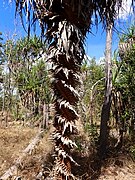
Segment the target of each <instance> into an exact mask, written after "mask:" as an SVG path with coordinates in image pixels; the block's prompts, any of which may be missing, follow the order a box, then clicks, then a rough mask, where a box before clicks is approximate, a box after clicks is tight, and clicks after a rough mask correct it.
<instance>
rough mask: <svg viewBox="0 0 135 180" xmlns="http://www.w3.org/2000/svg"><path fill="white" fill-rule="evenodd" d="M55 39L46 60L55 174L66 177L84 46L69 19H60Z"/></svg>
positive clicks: (73, 144) (68, 168)
mask: <svg viewBox="0 0 135 180" xmlns="http://www.w3.org/2000/svg"><path fill="white" fill-rule="evenodd" d="M55 33H56V34H57V39H56V40H54V41H53V43H52V44H51V45H50V47H49V53H50V57H49V60H50V61H51V62H52V63H53V65H52V73H53V81H52V87H53V89H54V92H55V110H56V113H55V118H54V127H55V128H56V130H55V132H54V133H53V139H54V141H55V152H56V160H55V166H54V176H55V177H56V179H57V178H58V177H61V178H62V179H66V178H67V177H68V178H69V177H71V176H72V174H71V162H74V163H76V162H75V161H74V160H73V158H72V157H71V154H70V150H71V149H72V148H73V147H74V146H76V144H75V142H73V141H72V135H73V134H74V133H76V126H75V120H77V119H78V114H77V112H76V109H75V107H76V104H77V102H78V100H79V94H78V92H77V90H76V86H77V85H78V83H79V72H80V65H81V62H82V60H83V54H84V49H83V48H82V47H83V44H82V38H81V37H82V34H81V32H80V30H79V29H78V28H77V27H76V26H75V25H72V24H71V23H70V22H68V21H66V20H63V21H60V22H59V23H58V31H57V32H55Z"/></svg>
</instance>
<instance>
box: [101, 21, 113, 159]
mask: <svg viewBox="0 0 135 180" xmlns="http://www.w3.org/2000/svg"><path fill="white" fill-rule="evenodd" d="M106 33H107V34H106V52H105V66H106V67H105V68H106V69H105V72H106V80H105V97H104V103H103V107H102V112H101V125H100V139H99V141H100V148H99V152H100V157H101V158H104V157H105V155H106V149H107V138H108V128H107V123H108V121H109V118H110V108H111V96H112V71H111V53H112V25H111V24H110V25H108V26H107V29H106Z"/></svg>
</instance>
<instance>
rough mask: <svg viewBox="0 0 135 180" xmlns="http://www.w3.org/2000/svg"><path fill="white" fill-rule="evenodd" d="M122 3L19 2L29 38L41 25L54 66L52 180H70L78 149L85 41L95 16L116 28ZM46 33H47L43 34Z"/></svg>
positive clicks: (116, 0) (75, 0) (73, 0)
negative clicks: (74, 152) (75, 137)
mask: <svg viewBox="0 0 135 180" xmlns="http://www.w3.org/2000/svg"><path fill="white" fill-rule="evenodd" d="M121 2H122V1H121V0H113V1H112V0H107V1H104V0H100V1H99V0H94V1H92V0H85V1H84V0H16V11H18V12H19V13H20V15H21V17H22V18H23V16H22V15H23V14H25V15H26V16H27V19H28V34H29V33H30V27H31V24H33V23H34V22H36V20H38V21H39V23H40V27H41V30H42V35H45V37H46V40H47V42H48V44H49V48H48V60H49V61H51V63H52V73H53V79H52V88H53V89H54V92H55V102H54V103H55V111H56V113H55V117H54V127H55V129H56V130H55V132H54V134H53V139H54V141H55V153H56V159H55V165H54V168H53V174H52V176H53V178H56V179H59V178H60V179H70V178H72V177H73V175H72V174H71V163H72V162H74V163H76V162H75V161H74V160H73V158H72V157H71V153H70V149H71V148H73V147H74V146H76V144H75V143H74V142H73V141H72V135H73V134H75V133H76V126H75V121H76V120H77V119H78V114H77V112H76V108H75V107H76V104H77V102H78V100H79V94H78V92H77V90H76V87H77V85H78V84H79V72H80V66H81V63H82V60H83V58H84V54H85V51H84V40H85V37H86V33H87V32H89V30H90V25H91V24H92V20H91V19H92V16H93V15H95V23H96V24H98V21H100V20H101V21H102V22H103V23H104V24H105V23H106V22H107V23H111V24H113V22H114V19H115V16H116V14H117V13H116V8H115V6H116V4H117V6H118V9H119V7H120V6H121ZM44 32H46V33H45V34H44Z"/></svg>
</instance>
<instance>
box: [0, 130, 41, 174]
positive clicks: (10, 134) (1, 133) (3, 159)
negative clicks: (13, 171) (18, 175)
mask: <svg viewBox="0 0 135 180" xmlns="http://www.w3.org/2000/svg"><path fill="white" fill-rule="evenodd" d="M36 132H37V130H34V129H30V128H19V127H8V128H2V127H1V128H0V174H2V173H3V172H4V171H5V170H6V169H8V168H9V167H10V166H11V165H12V164H13V162H14V160H15V159H16V158H17V157H18V155H19V153H20V152H21V151H22V150H23V149H24V147H26V146H27V145H28V144H29V142H30V139H31V138H32V137H34V136H35V135H36Z"/></svg>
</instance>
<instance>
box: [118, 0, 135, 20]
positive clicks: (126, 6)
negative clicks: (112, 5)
mask: <svg viewBox="0 0 135 180" xmlns="http://www.w3.org/2000/svg"><path fill="white" fill-rule="evenodd" d="M131 4H132V0H123V1H122V8H121V9H120V11H119V16H118V18H119V19H123V20H126V19H127V18H128V16H129V15H130V14H133V10H131Z"/></svg>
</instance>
